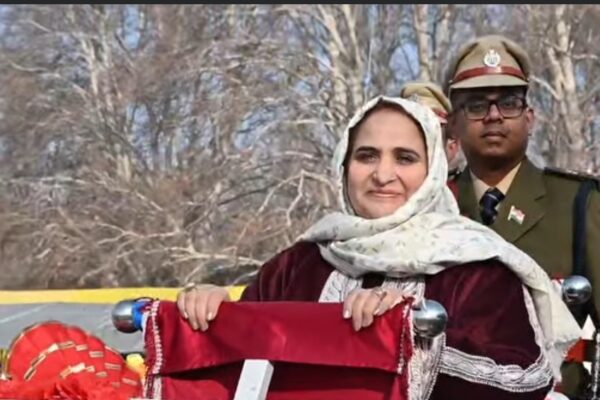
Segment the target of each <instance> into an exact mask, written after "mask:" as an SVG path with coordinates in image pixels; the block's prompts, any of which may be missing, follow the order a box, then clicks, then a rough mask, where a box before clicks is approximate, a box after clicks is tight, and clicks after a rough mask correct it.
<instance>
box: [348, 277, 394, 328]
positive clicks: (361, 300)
mask: <svg viewBox="0 0 600 400" xmlns="http://www.w3.org/2000/svg"><path fill="white" fill-rule="evenodd" d="M402 300H404V296H403V295H402V292H401V291H400V290H398V289H384V288H382V287H376V288H373V289H354V290H353V291H351V292H350V294H349V295H348V297H346V300H345V301H344V318H345V319H348V318H350V317H352V326H353V327H354V330H355V331H358V330H359V329H361V328H366V327H367V326H369V325H371V324H372V323H373V317H375V316H380V315H382V314H384V313H385V312H386V311H388V310H389V309H391V308H393V307H394V306H396V305H398V304H399V303H400V302H402Z"/></svg>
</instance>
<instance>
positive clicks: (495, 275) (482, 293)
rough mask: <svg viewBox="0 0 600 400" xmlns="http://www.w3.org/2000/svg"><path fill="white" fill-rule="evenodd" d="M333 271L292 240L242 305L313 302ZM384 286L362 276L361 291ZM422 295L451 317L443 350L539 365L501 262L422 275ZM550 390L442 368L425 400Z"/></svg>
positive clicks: (515, 289)
mask: <svg viewBox="0 0 600 400" xmlns="http://www.w3.org/2000/svg"><path fill="white" fill-rule="evenodd" d="M332 271H333V267H332V266H331V265H330V264H329V263H328V262H327V261H325V260H324V259H323V258H322V257H321V254H320V252H319V249H318V247H317V245H316V244H314V243H307V242H301V243H297V244H295V245H294V246H292V247H290V248H289V249H287V250H285V251H283V252H281V253H280V254H278V255H277V256H275V257H274V258H273V259H271V260H270V261H269V262H267V263H266V264H265V265H264V266H263V267H262V269H261V271H260V273H259V275H258V277H257V279H256V280H255V281H254V283H252V284H251V285H250V286H248V287H247V289H246V290H245V291H244V293H243V295H242V298H241V300H242V301H318V299H319V297H320V294H321V290H322V288H323V286H324V285H325V282H326V281H327V278H328V277H329V275H330V274H331V272H332ZM382 281H383V277H382V276H377V275H375V274H370V275H368V276H365V279H364V281H363V286H364V287H366V288H368V287H373V286H378V285H379V284H381V282H382ZM425 297H426V298H427V299H431V300H436V301H438V302H439V303H441V304H442V305H443V306H444V307H445V308H446V310H447V312H448V316H449V318H448V324H447V329H446V346H448V347H451V348H454V349H457V350H459V351H460V352H463V353H467V354H469V355H472V356H479V357H483V358H487V359H491V360H493V361H494V362H495V363H496V364H501V365H503V366H507V365H515V366H519V367H521V368H522V369H523V370H524V369H526V368H528V367H531V366H532V365H534V364H535V363H536V360H538V357H539V356H540V348H539V346H538V345H537V344H536V342H535V336H534V331H533V328H532V326H531V324H530V322H529V316H528V313H527V309H526V306H525V298H524V293H523V285H522V284H521V281H520V280H519V279H518V277H517V276H516V275H515V274H514V273H513V272H512V271H511V270H509V269H508V268H507V267H505V266H504V265H503V264H501V263H500V262H498V261H494V260H487V261H482V262H476V263H470V264H466V265H462V266H457V267H452V268H448V269H447V270H445V271H443V272H440V273H438V274H436V275H430V276H427V277H426V289H425ZM348 323H350V322H348ZM550 383H551V382H550ZM495 386H498V385H497V384H496V385H495ZM550 388H551V385H550V384H549V385H548V386H545V387H543V388H541V389H537V390H531V389H529V391H528V390H526V389H527V388H526V387H525V386H524V390H522V391H521V392H520V393H518V392H516V391H515V390H513V391H507V390H503V389H501V388H498V387H494V386H490V385H487V384H482V383H474V382H472V381H467V380H465V379H462V378H461V377H456V376H451V375H448V374H446V373H444V371H442V373H440V374H439V376H438V378H437V382H436V384H435V387H434V391H433V393H432V395H431V397H430V399H433V400H438V399H439V400H442V399H445V400H450V399H462V400H470V399H473V400H475V399H477V400H479V399H487V400H501V399H512V400H518V399H529V400H531V399H540V400H541V399H544V398H545V394H546V393H548V391H549V390H550Z"/></svg>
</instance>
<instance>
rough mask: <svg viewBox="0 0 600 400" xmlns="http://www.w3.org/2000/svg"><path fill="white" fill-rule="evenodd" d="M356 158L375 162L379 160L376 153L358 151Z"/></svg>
mask: <svg viewBox="0 0 600 400" xmlns="http://www.w3.org/2000/svg"><path fill="white" fill-rule="evenodd" d="M355 158H356V159H357V160H358V161H361V162H373V161H376V160H377V154H374V153H357V154H356V156H355Z"/></svg>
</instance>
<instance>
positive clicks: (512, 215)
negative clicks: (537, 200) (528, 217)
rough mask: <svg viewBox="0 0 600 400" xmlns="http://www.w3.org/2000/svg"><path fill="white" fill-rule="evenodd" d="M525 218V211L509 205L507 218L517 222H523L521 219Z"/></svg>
mask: <svg viewBox="0 0 600 400" xmlns="http://www.w3.org/2000/svg"><path fill="white" fill-rule="evenodd" d="M524 219H525V213H524V212H523V211H521V210H519V209H518V208H517V207H515V206H510V211H509V212H508V220H509V221H515V222H516V223H517V224H519V225H521V224H523V220H524Z"/></svg>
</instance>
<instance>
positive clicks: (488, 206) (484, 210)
mask: <svg viewBox="0 0 600 400" xmlns="http://www.w3.org/2000/svg"><path fill="white" fill-rule="evenodd" d="M503 199H504V194H503V193H502V192H501V191H500V190H499V189H498V188H489V189H488V190H486V191H485V193H484V194H483V197H481V200H479V206H480V212H481V220H482V221H483V223H484V224H485V225H491V224H493V223H494V220H495V219H496V215H498V212H497V211H496V206H497V205H498V203H500V202H501V201H502V200H503Z"/></svg>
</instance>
